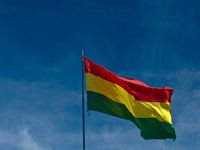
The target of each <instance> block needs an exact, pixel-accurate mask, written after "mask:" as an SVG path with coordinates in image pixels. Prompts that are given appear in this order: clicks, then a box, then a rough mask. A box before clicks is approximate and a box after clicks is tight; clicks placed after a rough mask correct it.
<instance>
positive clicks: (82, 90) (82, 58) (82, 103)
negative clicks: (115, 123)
mask: <svg viewBox="0 0 200 150" xmlns="http://www.w3.org/2000/svg"><path fill="white" fill-rule="evenodd" d="M81 61H82V64H81V65H82V111H83V150H85V111H84V80H83V79H84V78H83V74H84V73H83V71H84V70H83V67H84V66H83V64H84V62H83V50H81Z"/></svg>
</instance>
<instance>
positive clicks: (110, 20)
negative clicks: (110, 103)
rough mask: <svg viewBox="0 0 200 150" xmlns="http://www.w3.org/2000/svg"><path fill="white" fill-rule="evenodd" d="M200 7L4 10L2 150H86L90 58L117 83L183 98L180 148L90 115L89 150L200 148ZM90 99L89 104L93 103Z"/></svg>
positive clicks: (105, 1)
mask: <svg viewBox="0 0 200 150" xmlns="http://www.w3.org/2000/svg"><path fill="white" fill-rule="evenodd" d="M199 6H200V1H198V0H162V1H160V0H126V1H122V0H58V1H53V0H20V1H19V0H1V1H0V52H1V54H0V149H2V150H66V149H70V150H80V149H82V108H81V59H80V58H81V49H83V50H84V55H85V57H86V58H88V59H90V60H92V61H94V62H96V63H98V64H99V65H101V66H103V67H105V68H107V69H109V70H110V71H112V72H114V73H115V74H117V75H118V76H122V77H127V78H135V79H138V80H140V81H142V82H144V83H146V84H147V85H149V86H152V87H163V86H168V87H172V88H173V89H174V94H173V97H172V122H173V126H174V127H175V129H176V134H177V139H176V141H175V142H173V141H172V140H170V139H167V140H148V141H146V140H144V139H142V137H141V136H140V133H139V130H138V129H137V127H136V126H135V125H134V124H133V123H132V122H130V121H127V120H123V119H119V118H115V117H112V116H109V115H105V114H102V113H98V112H94V111H91V112H90V115H89V116H88V115H87V112H86V149H91V150H93V149H95V150H102V149H106V150H121V149H123V150H132V149H139V150H144V149H145V150H146V149H154V150H168V149H171V150H177V149H181V150H188V149H193V150H197V149H199V148H200V115H199V114H200V109H199V106H200V61H199V58H200V41H199V39H200V20H199V18H200V9H199ZM85 98H86V96H85Z"/></svg>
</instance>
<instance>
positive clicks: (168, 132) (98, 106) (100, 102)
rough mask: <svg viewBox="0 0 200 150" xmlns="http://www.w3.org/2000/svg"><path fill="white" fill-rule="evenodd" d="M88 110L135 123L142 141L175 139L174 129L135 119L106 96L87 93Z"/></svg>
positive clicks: (148, 119)
mask: <svg viewBox="0 0 200 150" xmlns="http://www.w3.org/2000/svg"><path fill="white" fill-rule="evenodd" d="M87 100H88V102H87V105H88V110H94V111H99V112H102V113H106V114H109V115H112V116H115V117H120V118H123V119H127V120H130V121H132V122H133V123H135V125H136V126H137V127H138V128H139V129H140V130H141V136H142V137H143V138H144V139H146V140H147V139H166V138H171V139H173V140H175V139H176V134H175V129H174V127H173V126H172V125H171V124H168V123H166V122H160V121H158V120H157V119H156V118H136V117H135V116H133V115H132V114H131V113H130V112H129V111H128V109H127V108H126V106H125V105H123V104H120V103H117V102H114V101H112V100H111V99H109V98H107V97H106V96H104V95H102V94H99V93H95V92H91V91H87Z"/></svg>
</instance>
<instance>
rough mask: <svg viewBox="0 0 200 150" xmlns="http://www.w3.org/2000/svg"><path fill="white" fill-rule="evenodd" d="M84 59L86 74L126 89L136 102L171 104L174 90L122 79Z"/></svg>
mask: <svg viewBox="0 0 200 150" xmlns="http://www.w3.org/2000/svg"><path fill="white" fill-rule="evenodd" d="M83 59H84V65H85V73H91V74H93V75H95V76H98V77H101V78H102V79H104V80H107V81H109V82H112V83H115V84H117V85H119V86H121V87H122V88H124V89H125V90H126V91H127V92H128V93H129V94H131V95H133V96H134V97H135V99H136V100H139V101H147V102H169V103H171V96H172V93H173V89H172V88H168V87H164V88H151V87H149V86H148V85H146V84H144V83H142V82H140V81H138V80H135V79H127V78H121V77H118V76H117V75H115V74H114V73H112V72H111V71H109V70H107V69H105V68H103V67H101V66H100V65H98V64H96V63H94V62H92V61H90V60H88V59H86V58H83Z"/></svg>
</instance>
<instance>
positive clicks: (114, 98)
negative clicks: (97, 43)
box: [83, 57, 176, 140]
mask: <svg viewBox="0 0 200 150" xmlns="http://www.w3.org/2000/svg"><path fill="white" fill-rule="evenodd" d="M83 59H84V67H85V78H86V87H87V107H88V110H94V111H98V112H102V113H105V114H109V115H112V116H115V117H120V118H123V119H127V120H130V121H132V122H133V123H134V124H135V125H136V126H137V127H138V128H139V129H140V131H141V136H142V137H143V138H144V139H146V140H147V139H166V138H171V139H173V140H175V139H176V133H175V129H174V127H173V126H172V118H171V96H172V93H173V89H172V88H169V87H163V88H154V87H153V88H152V87H149V86H148V85H146V84H144V83H142V82H140V81H138V80H135V79H129V78H122V77H118V76H117V75H115V74H114V73H112V72H111V71H109V70H107V69H105V68H103V67H101V66H100V65H98V64H96V63H94V62H92V61H90V60H88V59H86V58H84V57H83Z"/></svg>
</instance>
